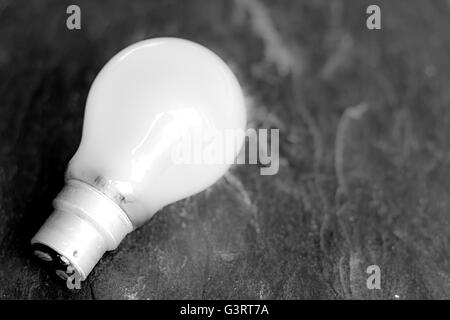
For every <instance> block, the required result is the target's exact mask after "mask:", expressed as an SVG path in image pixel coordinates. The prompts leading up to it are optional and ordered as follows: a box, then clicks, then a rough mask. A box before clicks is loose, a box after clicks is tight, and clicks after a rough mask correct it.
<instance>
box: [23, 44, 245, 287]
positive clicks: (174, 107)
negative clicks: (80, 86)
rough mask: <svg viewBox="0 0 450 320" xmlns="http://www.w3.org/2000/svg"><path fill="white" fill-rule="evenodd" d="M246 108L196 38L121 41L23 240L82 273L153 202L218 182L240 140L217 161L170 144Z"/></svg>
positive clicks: (230, 125) (229, 123)
mask: <svg viewBox="0 0 450 320" xmlns="http://www.w3.org/2000/svg"><path fill="white" fill-rule="evenodd" d="M245 115H246V113H245V105H244V98H243V94H242V90H241V88H240V86H239V83H238V81H237V80H236V78H235V76H234V74H233V73H232V72H231V70H230V69H229V68H228V66H227V65H226V64H225V63H224V62H223V61H222V60H221V59H220V58H219V57H218V56H217V55H216V54H214V53H213V52H211V51H210V50H208V49H206V48H205V47H203V46H201V45H199V44H196V43H194V42H191V41H187V40H182V39H177V38H155V39H150V40H146V41H142V42H138V43H136V44H134V45H132V46H130V47H128V48H125V49H124V50H122V51H121V52H119V53H118V54H117V55H116V56H114V57H113V58H112V59H111V60H110V61H109V62H108V63H107V64H106V65H105V66H104V68H103V69H102V70H101V71H100V73H99V74H98V75H97V77H96V79H95V81H94V83H93V84H92V87H91V89H90V92H89V95H88V98H87V103H86V109H85V116H84V125H83V134H82V139H81V143H80V146H79V148H78V150H77V152H76V153H75V155H74V156H73V158H72V159H71V161H70V162H69V165H68V167H67V171H66V176H65V180H66V185H65V187H64V188H63V189H62V191H61V192H60V193H59V194H58V196H57V197H56V198H55V200H54V202H53V206H54V208H55V211H54V212H53V214H52V215H51V216H50V217H49V218H48V219H47V221H46V222H45V223H44V225H43V226H42V227H41V228H40V230H39V231H38V232H37V233H36V235H35V236H34V237H33V238H32V240H31V243H32V245H33V248H34V250H35V251H34V252H35V254H36V255H37V256H39V257H40V258H41V259H42V260H45V261H48V262H50V263H53V264H54V267H55V268H56V269H63V270H59V271H57V273H58V272H59V273H61V272H63V276H67V274H65V273H64V272H65V270H64V268H65V267H69V268H72V269H71V270H74V271H75V272H77V273H78V274H79V277H81V280H85V279H86V277H87V276H88V274H89V273H90V272H91V270H92V269H93V267H94V266H95V265H96V263H97V262H98V261H99V260H100V258H101V257H102V255H103V254H104V253H105V252H106V251H109V250H114V249H116V248H117V246H118V245H119V243H120V242H121V241H122V239H123V238H124V237H125V236H126V235H127V234H128V233H129V232H131V231H132V230H134V229H135V228H137V227H139V226H141V225H142V224H143V223H144V222H146V221H147V220H149V219H150V218H151V217H152V216H153V215H154V214H155V212H156V211H158V210H159V209H161V208H162V207H164V206H165V205H167V204H170V203H172V202H175V201H177V200H180V199H183V198H185V197H188V196H191V195H193V194H196V193H198V192H200V191H202V190H204V189H205V188H207V187H209V186H210V185H212V184H213V183H214V182H215V181H217V180H218V179H219V178H220V177H221V176H222V175H223V174H224V173H225V171H226V170H227V169H228V167H229V166H230V164H231V163H232V162H233V160H234V158H235V157H236V155H237V153H238V152H239V149H240V148H241V146H242V143H243V140H244V137H243V136H238V137H237V140H236V144H235V147H234V148H233V150H232V152H228V153H227V155H226V156H225V158H224V161H222V162H217V163H213V164H208V163H206V164H205V163H198V162H190V163H177V162H176V161H173V149H174V148H175V147H179V146H180V145H181V144H183V143H184V142H183V141H185V140H184V139H183V138H185V137H186V135H187V134H188V132H189V131H190V130H191V129H195V130H200V131H202V130H206V131H208V130H209V131H210V132H211V131H214V132H218V133H225V131H227V130H241V131H243V130H244V129H245V124H246V116H245ZM200 148H204V145H203V146H202V145H200ZM200 151H202V150H200Z"/></svg>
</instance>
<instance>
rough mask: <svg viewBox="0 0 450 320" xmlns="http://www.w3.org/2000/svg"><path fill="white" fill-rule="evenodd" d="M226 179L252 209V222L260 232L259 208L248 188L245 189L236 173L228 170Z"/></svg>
mask: <svg viewBox="0 0 450 320" xmlns="http://www.w3.org/2000/svg"><path fill="white" fill-rule="evenodd" d="M224 179H225V181H226V182H227V183H228V184H229V185H231V186H232V187H233V188H235V189H236V191H238V193H237V194H238V196H239V197H240V199H241V200H242V201H243V202H244V204H245V205H246V206H247V207H248V208H249V209H250V212H251V213H252V223H253V226H254V227H255V230H256V232H257V233H259V232H260V228H259V223H258V208H257V207H256V205H255V204H254V203H253V202H252V200H251V198H250V196H249V194H248V192H247V190H245V187H244V185H243V184H242V182H241V180H239V178H237V177H236V176H235V175H233V174H232V173H231V172H227V173H226V174H225V176H224Z"/></svg>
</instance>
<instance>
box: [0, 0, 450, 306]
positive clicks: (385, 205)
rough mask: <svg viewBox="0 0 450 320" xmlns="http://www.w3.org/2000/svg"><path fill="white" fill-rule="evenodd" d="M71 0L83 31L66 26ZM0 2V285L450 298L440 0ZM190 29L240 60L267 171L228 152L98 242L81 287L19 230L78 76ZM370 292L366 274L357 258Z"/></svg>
mask: <svg viewBox="0 0 450 320" xmlns="http://www.w3.org/2000/svg"><path fill="white" fill-rule="evenodd" d="M69 4H78V5H79V6H80V7H81V10H82V30H80V31H68V30H67V29H66V28H65V19H66V17H67V15H66V13H65V11H66V7H67V6H68V5H69ZM368 4H371V2H366V1H357V0H352V1H342V0H341V1H339V0H335V1H332V2H330V1H325V0H314V1H298V0H295V1H294V0H289V1H280V2H277V3H275V2H273V1H270V2H269V1H257V0H253V1H245V0H236V1H206V0H202V1H107V2H95V3H94V2H93V1H70V2H64V1H58V2H56V1H0V297H1V298H3V299H11V298H16V299H109V298H117V299H166V298H194V299H201V298H249V299H303V298H321V299H345V298H355V299H358V298H368V299H378V298H387V299H406V298H410V299H415V298H450V259H449V252H450V250H449V249H450V246H449V241H450V215H449V212H450V201H449V197H448V195H449V192H450V191H449V190H450V159H449V152H450V144H449V136H450V109H449V107H450V91H449V90H448V85H449V83H450V82H449V80H450V79H449V77H450V73H449V71H450V70H449V69H450V63H449V59H448V57H449V56H450V54H449V53H450V33H449V32H448V30H450V19H449V15H450V5H449V3H448V1H425V0H422V1H377V4H378V5H380V6H381V9H382V28H383V29H382V30H381V31H368V30H367V29H366V28H365V19H366V17H367V16H366V14H365V10H366V8H367V6H368ZM155 36H178V37H184V38H188V39H192V40H194V41H198V42H200V43H202V44H204V45H206V46H208V47H210V48H211V49H212V50H214V51H216V52H217V53H219V54H220V55H221V56H222V57H223V58H224V59H225V60H226V61H227V62H228V63H229V64H230V65H231V66H232V68H233V70H234V71H235V72H236V74H237V76H238V78H239V80H240V82H241V83H242V85H243V87H244V89H245V92H246V96H247V102H248V113H249V127H256V128H280V155H281V159H280V171H279V173H278V174H277V175H275V176H260V175H259V169H258V167H257V166H236V167H234V168H233V169H232V170H231V171H230V173H229V174H227V176H226V177H225V178H223V179H221V180H220V181H219V182H218V183H217V184H215V185H214V186H213V187H211V188H210V189H208V190H207V191H205V192H203V193H201V194H199V195H197V196H194V197H191V198H189V199H187V200H183V201H180V202H178V203H176V204H173V205H171V206H168V207H167V208H165V209H163V210H162V211H161V212H159V213H158V214H157V215H156V216H155V217H154V218H153V219H152V220H151V221H150V222H149V223H148V224H146V225H145V226H143V227H142V228H140V229H139V230H137V231H136V232H134V233H133V234H131V235H129V236H128V237H127V238H126V239H125V240H124V242H123V243H122V244H121V246H120V247H119V249H118V250H117V251H115V252H112V253H110V254H107V255H106V256H105V257H104V258H103V259H102V260H101V262H100V263H99V265H98V266H97V267H96V268H95V270H94V271H93V273H92V274H91V276H90V277H89V279H88V281H87V282H86V283H84V284H83V287H82V289H81V290H79V291H75V292H72V291H69V290H68V289H66V288H65V285H64V283H62V282H61V281H60V280H59V279H58V278H56V276H54V275H52V274H49V272H47V271H46V270H44V269H42V268H41V265H40V263H39V262H38V261H37V260H36V259H35V258H33V257H32V255H31V253H30V251H29V240H30V238H31V236H32V235H33V234H34V232H36V230H37V229H38V228H39V226H40V225H41V223H42V222H43V221H44V220H45V218H46V217H47V216H48V215H49V214H50V212H51V200H52V199H53V197H54V196H55V195H56V193H57V192H58V191H59V189H60V188H61V187H62V185H63V174H64V168H65V166H66V163H67V161H68V160H69V159H70V157H71V156H72V155H73V153H74V151H75V150H76V148H77V146H78V143H79V140H80V134H81V126H82V116H83V110H84V103H85V99H86V95H87V93H88V90H89V86H90V84H91V82H92V80H93V78H94V77H95V75H96V73H97V72H98V71H99V70H100V69H101V67H102V66H103V64H104V63H105V62H106V61H107V60H108V59H109V58H110V57H111V56H113V55H114V54H115V53H116V52H118V51H119V50H120V49H122V48H124V47H125V46H127V45H129V44H131V43H133V42H135V41H138V40H141V39H145V38H150V37H155ZM372 264H376V265H379V266H380V268H381V273H382V289H381V290H368V289H367V288H366V279H367V276H368V275H367V274H366V273H365V270H366V268H367V266H369V265H372Z"/></svg>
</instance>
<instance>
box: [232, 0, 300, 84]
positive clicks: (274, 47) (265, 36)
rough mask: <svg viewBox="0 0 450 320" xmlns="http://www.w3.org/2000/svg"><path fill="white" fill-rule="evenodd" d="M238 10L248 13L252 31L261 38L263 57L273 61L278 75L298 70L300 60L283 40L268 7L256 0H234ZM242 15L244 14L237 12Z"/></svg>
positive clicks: (270, 61)
mask: <svg viewBox="0 0 450 320" xmlns="http://www.w3.org/2000/svg"><path fill="white" fill-rule="evenodd" d="M235 3H236V7H237V9H238V10H241V11H243V12H246V13H248V15H249V16H250V21H251V26H252V29H253V31H254V32H255V33H256V34H257V35H258V36H259V37H260V38H261V39H262V40H263V42H264V46H265V58H266V60H267V61H268V62H269V63H273V64H274V65H275V66H276V68H277V70H278V72H279V73H280V75H283V76H284V75H287V74H289V72H291V71H293V72H300V70H301V68H302V63H301V60H300V59H298V58H296V57H295V56H294V54H293V53H292V51H291V49H290V48H288V47H287V46H286V44H285V43H284V42H283V39H282V37H281V35H280V34H279V33H278V32H277V30H276V28H275V26H274V24H273V21H272V19H271V17H270V11H269V9H268V8H267V7H266V6H265V5H264V4H263V3H262V2H260V1H258V0H235ZM239 16H240V17H244V16H245V15H244V14H239Z"/></svg>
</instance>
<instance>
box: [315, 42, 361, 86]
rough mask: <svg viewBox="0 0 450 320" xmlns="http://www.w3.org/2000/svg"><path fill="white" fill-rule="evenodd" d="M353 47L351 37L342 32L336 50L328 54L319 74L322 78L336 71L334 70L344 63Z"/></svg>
mask: <svg viewBox="0 0 450 320" xmlns="http://www.w3.org/2000/svg"><path fill="white" fill-rule="evenodd" d="M352 48H353V38H352V37H351V36H350V35H349V34H344V35H343V36H342V37H341V38H340V40H339V42H338V44H337V48H336V50H335V51H334V52H333V53H332V54H331V55H330V56H329V58H328V60H327V61H326V62H325V65H324V66H323V68H322V70H321V72H320V75H321V77H322V78H323V79H330V78H332V77H333V75H334V74H335V73H336V71H337V70H338V69H339V68H340V67H341V66H343V65H345V64H346V63H347V62H348V60H349V57H350V56H351V51H352Z"/></svg>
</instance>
